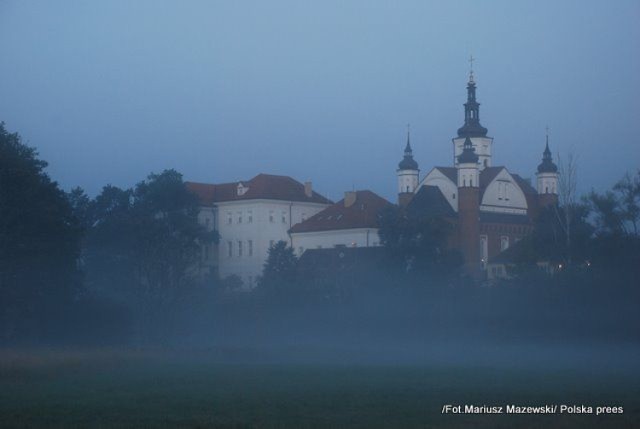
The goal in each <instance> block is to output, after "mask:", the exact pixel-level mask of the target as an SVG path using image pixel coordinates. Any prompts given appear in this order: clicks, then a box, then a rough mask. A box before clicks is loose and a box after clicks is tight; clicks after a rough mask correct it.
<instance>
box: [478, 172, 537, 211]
mask: <svg viewBox="0 0 640 429" xmlns="http://www.w3.org/2000/svg"><path fill="white" fill-rule="evenodd" d="M480 210H482V211H486V212H496V213H511V214H527V199H526V198H525V195H524V192H522V189H520V186H518V183H517V182H516V181H515V179H514V178H513V177H512V176H511V174H509V172H508V171H507V169H506V168H505V169H503V170H502V171H501V172H500V173H498V175H496V177H495V178H494V179H493V181H492V182H491V183H490V184H489V185H488V186H487V188H486V189H485V191H484V195H483V196H482V201H481V203H480Z"/></svg>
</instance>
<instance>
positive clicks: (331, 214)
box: [290, 191, 392, 233]
mask: <svg viewBox="0 0 640 429" xmlns="http://www.w3.org/2000/svg"><path fill="white" fill-rule="evenodd" d="M391 205H392V204H391V203H390V202H389V201H387V200H385V199H384V198H382V197H381V196H379V195H377V194H375V193H373V192H371V191H355V201H354V202H353V203H352V204H351V205H350V206H348V207H347V206H345V202H344V199H342V200H340V201H338V202H337V203H335V204H333V205H331V206H329V207H327V208H326V209H324V210H322V211H321V212H319V213H316V214H315V215H313V216H311V217H310V218H309V219H307V220H305V221H303V222H300V223H298V224H296V225H294V226H293V227H292V228H291V230H290V232H292V233H296V232H314V231H332V230H338V229H352V228H378V226H379V220H380V219H379V217H378V215H379V212H380V211H381V210H382V209H384V208H386V207H389V206H391Z"/></svg>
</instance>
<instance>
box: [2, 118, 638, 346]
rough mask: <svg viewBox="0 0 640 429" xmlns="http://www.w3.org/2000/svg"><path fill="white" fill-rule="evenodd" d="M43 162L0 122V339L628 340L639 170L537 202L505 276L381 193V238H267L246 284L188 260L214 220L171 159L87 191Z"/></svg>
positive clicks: (634, 331)
mask: <svg viewBox="0 0 640 429" xmlns="http://www.w3.org/2000/svg"><path fill="white" fill-rule="evenodd" d="M45 168H46V162H44V161H42V160H40V159H39V158H38V155H37V153H36V151H35V150H34V149H33V148H30V147H28V146H26V145H24V144H23V143H22V142H21V140H20V137H19V135H18V134H12V133H9V132H8V131H7V130H6V129H5V127H4V124H2V125H1V126H0V343H2V344H4V345H38V344H53V345H55V344H73V345H159V346H204V347H209V346H211V347H214V346H237V347H249V346H251V347H253V346H261V345H274V344H279V345H286V346H295V345H325V346H326V345H335V346H340V345H345V346H348V345H351V346H353V345H364V344H366V345H372V346H373V345H375V344H376V343H378V342H382V341H384V342H385V343H393V342H397V343H398V344H400V343H406V344H410V343H412V342H424V341H428V340H433V341H447V340H448V339H451V338H455V339H458V340H460V339H469V340H473V339H480V340H482V339H494V340H498V341H500V340H505V341H507V340H514V339H527V340H529V339H535V340H545V341H547V340H548V341H564V340H566V339H567V338H572V339H573V340H576V341H580V340H581V339H584V340H589V341H591V340H594V339H598V340H602V341H611V340H619V341H637V340H638V334H639V332H638V328H639V327H640V316H639V315H638V312H637V308H638V304H639V303H640V292H639V291H638V279H639V278H640V238H639V235H638V229H637V227H638V221H639V220H640V173H637V174H635V175H626V176H625V177H623V178H622V179H621V180H620V182H619V183H617V184H616V185H615V186H614V187H613V188H612V189H611V190H610V191H607V192H606V193H604V194H598V193H595V192H592V193H591V194H589V195H586V196H584V197H583V198H582V199H576V202H574V203H572V204H571V205H570V206H567V205H565V206H561V207H549V208H547V209H546V210H544V211H543V212H542V213H541V214H540V216H539V218H538V219H537V224H536V228H535V232H534V233H533V234H532V235H531V236H530V237H527V238H525V239H523V240H522V241H521V242H520V243H519V245H518V249H519V250H518V252H517V253H515V254H514V255H513V263H512V264H510V266H509V267H508V278H505V279H503V280H499V281H494V282H492V283H491V284H489V283H487V282H477V281H474V280H472V279H470V278H466V277H465V276H464V275H463V274H462V269H461V266H462V264H461V262H462V259H461V256H460V255H459V254H458V253H457V252H455V251H451V250H447V248H446V245H445V243H446V240H447V237H448V234H450V233H451V232H452V227H451V225H450V224H448V223H447V222H446V221H443V220H442V219H438V218H421V217H411V216H407V215H405V214H403V213H402V212H401V211H400V210H399V209H397V208H392V209H388V210H387V211H385V212H384V213H381V216H382V218H381V219H382V227H381V231H380V234H381V239H382V243H383V246H382V247H381V248H374V249H358V251H356V250H355V249H347V248H345V249H341V250H339V251H336V252H335V255H334V256H335V258H336V259H335V260H329V261H325V263H324V264H321V263H318V262H317V261H315V262H313V261H312V262H309V261H308V260H305V258H304V257H303V258H300V259H298V258H297V257H296V256H295V255H294V253H293V251H292V249H291V248H290V247H288V246H287V245H286V243H284V242H280V243H277V244H276V245H275V246H273V247H272V248H271V250H270V252H269V257H268V260H267V262H266V263H265V268H264V273H263V276H262V277H261V278H260V280H259V282H258V286H257V287H256V288H255V289H254V290H253V291H251V292H241V291H239V290H238V286H239V280H238V279H237V278H234V277H230V278H225V279H217V278H216V277H215V276H213V275H212V276H201V275H199V274H198V272H197V270H196V269H195V268H194V267H197V264H198V262H199V261H200V260H201V253H200V252H201V249H202V246H203V245H205V244H211V243H217V240H218V236H217V234H216V233H215V232H214V233H210V232H207V231H206V230H205V229H204V228H203V227H202V226H201V225H199V224H198V221H197V213H198V201H197V199H196V197H195V196H194V195H192V194H190V193H189V192H188V191H187V190H186V188H185V186H184V183H183V180H182V176H181V174H179V173H178V172H176V171H174V170H167V171H164V172H161V173H159V174H151V175H149V176H147V178H146V179H144V180H142V181H140V182H139V183H138V184H137V185H135V186H134V187H132V188H130V189H121V188H118V187H115V186H110V185H106V186H105V187H104V188H103V189H102V191H101V192H100V193H99V194H98V195H97V196H96V197H95V198H90V197H89V196H87V195H86V194H85V192H84V191H83V190H82V189H80V188H76V189H74V190H72V191H70V192H68V193H67V192H64V191H63V190H61V189H60V187H59V186H58V185H57V183H56V182H54V181H52V179H51V178H49V177H48V175H47V174H46V173H45ZM114 174H115V172H114ZM567 222H570V223H571V228H567V225H566V223H567ZM568 234H569V235H570V236H568ZM540 261H545V263H546V267H547V269H541V268H540V266H539V264H538V262H540ZM548 267H552V269H548Z"/></svg>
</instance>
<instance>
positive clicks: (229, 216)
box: [227, 212, 233, 225]
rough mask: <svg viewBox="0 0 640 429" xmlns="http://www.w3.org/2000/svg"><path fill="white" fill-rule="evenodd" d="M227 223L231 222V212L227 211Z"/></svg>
mask: <svg viewBox="0 0 640 429" xmlns="http://www.w3.org/2000/svg"><path fill="white" fill-rule="evenodd" d="M227 223H228V224H229V225H231V224H232V223H233V216H232V215H231V212H227Z"/></svg>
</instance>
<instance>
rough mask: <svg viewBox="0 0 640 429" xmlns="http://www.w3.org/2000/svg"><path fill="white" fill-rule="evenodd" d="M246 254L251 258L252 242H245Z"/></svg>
mask: <svg viewBox="0 0 640 429" xmlns="http://www.w3.org/2000/svg"><path fill="white" fill-rule="evenodd" d="M247 253H248V255H249V256H253V240H248V241H247Z"/></svg>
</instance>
